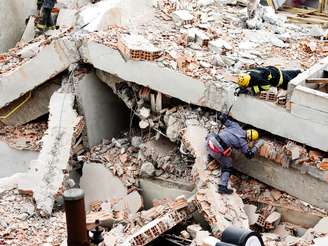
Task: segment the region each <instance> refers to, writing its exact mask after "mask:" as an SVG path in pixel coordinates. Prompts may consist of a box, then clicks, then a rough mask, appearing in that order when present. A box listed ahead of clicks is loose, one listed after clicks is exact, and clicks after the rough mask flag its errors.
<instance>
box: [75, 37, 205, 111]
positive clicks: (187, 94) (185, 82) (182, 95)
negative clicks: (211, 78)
mask: <svg viewBox="0 0 328 246" xmlns="http://www.w3.org/2000/svg"><path fill="white" fill-rule="evenodd" d="M81 52H82V53H83V59H84V60H85V61H86V62H88V63H91V64H93V66H94V67H96V68H98V69H99V70H102V71H104V72H107V73H109V74H116V75H117V76H118V77H119V78H121V79H123V80H126V81H134V82H135V83H137V84H140V85H143V86H145V87H150V88H152V89H154V90H157V91H159V92H162V93H163V94H167V95H170V96H172V97H176V98H179V99H181V100H183V101H185V102H188V103H193V104H197V105H199V104H200V103H201V102H202V99H203V97H204V92H205V89H206V88H205V85H204V84H203V83H199V81H197V80H195V79H193V78H190V77H188V76H186V75H183V74H181V73H179V72H177V71H172V70H170V69H167V68H161V67H159V66H158V65H157V64H156V63H152V62H147V61H140V62H138V63H136V62H133V61H129V60H128V61H125V60H124V59H123V58H122V56H121V55H120V53H119V52H118V51H117V50H114V49H112V48H109V47H106V46H105V45H102V44H99V43H96V42H86V43H84V45H83V47H81ZM127 71H129V72H127ZM149 71H152V72H151V73H149ZM170 81H174V86H173V84H171V82H170ZM170 84H171V85H170Z"/></svg>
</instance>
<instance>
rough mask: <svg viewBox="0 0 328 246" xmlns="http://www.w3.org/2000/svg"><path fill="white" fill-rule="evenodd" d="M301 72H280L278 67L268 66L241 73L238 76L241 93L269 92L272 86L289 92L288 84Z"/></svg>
mask: <svg viewBox="0 0 328 246" xmlns="http://www.w3.org/2000/svg"><path fill="white" fill-rule="evenodd" d="M299 73H301V70H280V69H279V68H278V67H274V66H267V67H257V68H255V69H252V70H249V71H246V72H245V73H241V74H240V75H239V76H238V85H239V88H240V89H241V92H246V91H245V89H247V88H250V89H251V91H252V93H253V94H258V93H260V92H261V91H267V90H269V89H270V87H271V86H274V87H279V88H282V89H284V90H287V87H288V83H289V81H291V80H292V79H293V78H295V77H296V76H297V75H298V74H299Z"/></svg>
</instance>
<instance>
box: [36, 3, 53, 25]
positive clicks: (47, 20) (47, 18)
mask: <svg viewBox="0 0 328 246" xmlns="http://www.w3.org/2000/svg"><path fill="white" fill-rule="evenodd" d="M56 1H57V0H38V7H39V6H40V5H41V3H42V19H41V22H40V23H39V24H38V25H37V28H38V29H40V30H42V31H44V30H46V29H54V28H55V25H54V22H53V19H52V16H51V11H52V9H53V7H54V6H55V3H56Z"/></svg>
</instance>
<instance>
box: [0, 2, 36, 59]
mask: <svg viewBox="0 0 328 246" xmlns="http://www.w3.org/2000/svg"><path fill="white" fill-rule="evenodd" d="M0 9H1V15H0V53H2V52H5V51H7V50H8V49H9V48H12V47H14V46H15V45H16V43H17V41H19V40H20V38H21V36H22V34H23V32H24V29H25V20H26V19H27V18H28V17H29V16H30V15H34V14H35V13H36V2H35V1H30V0H2V1H1V2H0ZM8 27H10V28H8Z"/></svg>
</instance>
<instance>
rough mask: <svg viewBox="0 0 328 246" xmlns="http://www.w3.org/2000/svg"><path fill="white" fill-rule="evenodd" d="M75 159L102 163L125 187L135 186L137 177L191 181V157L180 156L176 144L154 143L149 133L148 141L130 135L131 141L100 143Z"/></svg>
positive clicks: (122, 139) (166, 142)
mask: <svg viewBox="0 0 328 246" xmlns="http://www.w3.org/2000/svg"><path fill="white" fill-rule="evenodd" d="M78 159H81V160H82V159H83V160H84V161H90V162H96V163H102V164H103V165H104V166H106V167H107V168H108V169H109V170H111V171H112V172H113V174H114V175H116V176H118V177H120V179H121V180H122V182H123V183H124V185H125V186H126V187H127V188H133V187H138V186H139V183H138V179H139V178H140V177H144V178H151V177H161V178H164V179H171V180H180V181H182V182H187V183H191V182H192V180H191V167H192V163H193V160H192V158H190V157H189V156H186V155H181V153H180V152H179V151H178V149H177V148H176V145H175V144H172V143H170V142H169V141H167V140H165V139H164V138H161V139H160V140H158V141H156V140H155V136H154V134H153V133H152V134H151V137H150V138H149V137H144V138H142V137H138V136H133V137H132V139H131V141H129V139H128V138H120V139H112V141H108V140H104V141H103V143H102V144H100V145H97V146H94V147H92V148H91V150H90V152H89V153H87V154H85V155H82V156H78ZM188 163H190V165H188Z"/></svg>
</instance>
